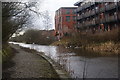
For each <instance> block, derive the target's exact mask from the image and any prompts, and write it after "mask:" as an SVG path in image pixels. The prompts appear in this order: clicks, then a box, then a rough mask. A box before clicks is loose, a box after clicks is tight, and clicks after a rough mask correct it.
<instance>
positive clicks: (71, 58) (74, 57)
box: [12, 42, 118, 78]
mask: <svg viewBox="0 0 120 80" xmlns="http://www.w3.org/2000/svg"><path fill="white" fill-rule="evenodd" d="M12 43H13V44H19V45H20V46H22V47H27V48H30V49H35V50H37V51H39V52H44V53H45V55H47V56H49V57H51V58H52V59H53V60H54V61H55V62H58V63H59V64H60V65H61V66H62V67H63V69H65V70H66V71H67V72H68V73H69V74H70V75H71V77H72V78H83V77H84V78H118V57H117V56H113V55H111V54H110V53H104V55H103V53H95V52H93V51H87V50H84V49H80V48H75V49H70V48H64V47H58V46H43V45H36V44H24V43H15V42H12ZM108 54H109V55H108Z"/></svg>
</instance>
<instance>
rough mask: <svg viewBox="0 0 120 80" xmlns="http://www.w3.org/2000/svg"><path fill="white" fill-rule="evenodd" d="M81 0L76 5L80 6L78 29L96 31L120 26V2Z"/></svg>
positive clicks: (78, 9)
mask: <svg viewBox="0 0 120 80" xmlns="http://www.w3.org/2000/svg"><path fill="white" fill-rule="evenodd" d="M87 1H88V0H82V2H81V0H80V1H79V2H76V3H75V4H74V5H75V6H78V8H77V9H76V12H77V29H78V30H88V31H89V30H90V31H91V30H92V32H95V31H98V32H100V31H109V30H112V29H114V28H117V27H120V1H119V2H90V1H88V2H87Z"/></svg>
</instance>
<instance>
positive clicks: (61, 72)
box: [37, 53, 71, 79]
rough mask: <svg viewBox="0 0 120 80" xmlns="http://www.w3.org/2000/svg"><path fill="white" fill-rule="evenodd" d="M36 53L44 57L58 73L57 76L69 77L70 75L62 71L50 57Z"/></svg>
mask: <svg viewBox="0 0 120 80" xmlns="http://www.w3.org/2000/svg"><path fill="white" fill-rule="evenodd" d="M37 54H38V55H40V56H42V57H43V58H45V59H46V60H47V61H48V62H49V63H50V64H51V65H52V67H53V68H54V70H55V71H56V73H57V74H58V76H59V77H60V78H61V79H70V78H71V77H70V75H69V74H68V73H67V72H66V71H64V70H63V69H62V68H60V67H59V66H58V65H59V64H57V63H56V62H54V61H53V60H52V59H51V58H49V57H47V56H46V55H44V54H39V53H37Z"/></svg>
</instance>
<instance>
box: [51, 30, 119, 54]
mask: <svg viewBox="0 0 120 80" xmlns="http://www.w3.org/2000/svg"><path fill="white" fill-rule="evenodd" d="M119 31H120V29H114V30H112V31H108V32H100V33H95V34H91V33H86V32H79V33H75V34H74V35H73V36H68V37H63V38H62V39H61V40H60V41H56V42H54V43H52V44H51V45H61V46H64V47H73V48H75V47H78V48H84V49H88V50H93V51H98V52H99V51H101V52H113V53H115V54H118V53H120V37H119V36H120V32H119Z"/></svg>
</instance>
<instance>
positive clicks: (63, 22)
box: [55, 7, 77, 37]
mask: <svg viewBox="0 0 120 80" xmlns="http://www.w3.org/2000/svg"><path fill="white" fill-rule="evenodd" d="M76 9H77V8H76V7H61V8H59V9H58V10H57V11H56V13H55V32H56V34H57V36H59V37H62V36H63V35H67V34H70V33H71V32H72V31H73V30H74V26H75V25H76V13H75V10H76Z"/></svg>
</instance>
